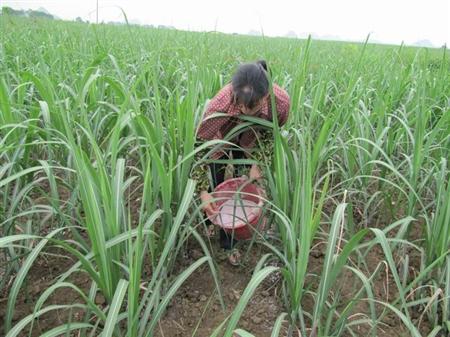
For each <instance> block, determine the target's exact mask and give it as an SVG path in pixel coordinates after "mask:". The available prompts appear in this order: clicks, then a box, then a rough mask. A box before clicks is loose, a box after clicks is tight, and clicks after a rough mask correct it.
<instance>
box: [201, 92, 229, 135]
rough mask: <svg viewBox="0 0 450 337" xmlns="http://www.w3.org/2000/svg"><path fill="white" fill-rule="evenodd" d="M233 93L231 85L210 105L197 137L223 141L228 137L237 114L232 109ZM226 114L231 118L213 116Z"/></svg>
mask: <svg viewBox="0 0 450 337" xmlns="http://www.w3.org/2000/svg"><path fill="white" fill-rule="evenodd" d="M232 98H233V91H232V88H231V84H228V85H226V86H225V87H223V88H222V89H221V90H220V91H219V92H218V93H217V95H216V96H214V98H213V99H212V100H211V101H210V102H209V103H208V106H207V107H206V111H205V114H204V116H203V121H202V122H201V123H200V126H199V128H198V130H197V136H198V137H199V138H200V139H203V140H212V139H223V138H224V137H225V136H226V131H227V129H229V127H228V125H230V123H232V118H231V117H232V116H234V115H236V114H237V112H236V111H234V110H233V109H232ZM217 112H221V113H226V114H228V115H229V116H220V117H215V116H213V114H214V113H217Z"/></svg>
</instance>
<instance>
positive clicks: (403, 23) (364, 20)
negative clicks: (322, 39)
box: [0, 0, 450, 46]
mask: <svg viewBox="0 0 450 337" xmlns="http://www.w3.org/2000/svg"><path fill="white" fill-rule="evenodd" d="M449 3H450V0H309V1H305V0H273V1H267V0H256V1H255V0H223V1H217V0H161V1H150V0H146V1H145V0H141V1H138V0H99V7H100V10H99V21H102V20H104V21H121V20H123V15H122V14H121V11H120V10H119V8H118V7H121V8H123V10H124V11H125V12H126V14H127V16H128V19H129V20H130V21H132V22H138V23H141V24H153V25H172V26H174V27H176V28H179V29H190V30H214V29H216V30H218V31H222V32H226V33H234V32H236V33H248V32H249V31H250V30H258V31H261V29H263V30H264V34H266V35H270V36H284V35H286V33H287V32H288V31H294V32H295V33H296V34H298V35H305V34H309V33H311V34H316V35H320V36H328V37H330V36H338V37H340V38H342V39H346V40H363V39H364V38H365V37H366V36H367V34H368V33H370V34H371V40H377V41H381V42H384V43H393V44H400V43H401V42H402V41H404V42H405V43H407V44H413V43H415V42H416V41H419V40H429V41H431V42H432V43H433V45H435V46H441V45H443V44H447V46H450V4H449ZM0 6H11V7H13V8H16V9H27V8H31V9H37V8H39V7H44V8H45V9H47V10H48V11H49V12H50V13H52V14H55V15H57V16H59V17H60V18H62V19H70V20H73V19H74V18H76V17H77V16H80V17H82V18H83V19H89V20H91V21H95V8H96V0H76V1H73V0H49V1H45V0H44V1H40V0H34V1H16V0H12V1H6V0H0Z"/></svg>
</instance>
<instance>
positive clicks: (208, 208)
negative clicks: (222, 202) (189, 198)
mask: <svg viewBox="0 0 450 337" xmlns="http://www.w3.org/2000/svg"><path fill="white" fill-rule="evenodd" d="M200 199H201V200H202V204H203V211H204V212H205V213H206V215H207V216H208V217H209V218H212V217H214V216H216V215H217V214H218V213H219V210H218V209H217V205H216V203H215V202H214V201H213V197H212V195H211V194H209V193H208V192H206V191H203V192H201V193H200Z"/></svg>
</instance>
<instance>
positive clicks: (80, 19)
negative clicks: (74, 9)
mask: <svg viewBox="0 0 450 337" xmlns="http://www.w3.org/2000/svg"><path fill="white" fill-rule="evenodd" d="M75 21H76V22H84V21H83V19H82V18H80V17H79V16H77V18H76V19H75Z"/></svg>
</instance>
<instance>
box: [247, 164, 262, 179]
mask: <svg viewBox="0 0 450 337" xmlns="http://www.w3.org/2000/svg"><path fill="white" fill-rule="evenodd" d="M261 178H262V173H261V170H260V169H259V168H258V166H256V165H255V164H253V165H252V168H251V169H250V180H260V179H261Z"/></svg>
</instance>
